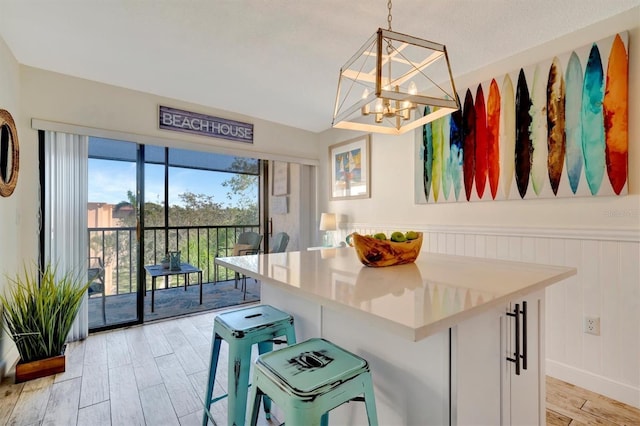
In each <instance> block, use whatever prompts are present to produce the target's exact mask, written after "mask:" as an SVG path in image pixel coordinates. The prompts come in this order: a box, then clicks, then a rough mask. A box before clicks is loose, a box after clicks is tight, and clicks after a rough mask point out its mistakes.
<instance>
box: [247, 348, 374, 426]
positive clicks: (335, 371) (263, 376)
mask: <svg viewBox="0 0 640 426" xmlns="http://www.w3.org/2000/svg"><path fill="white" fill-rule="evenodd" d="M266 397H268V398H270V399H271V400H272V401H273V402H274V403H275V404H276V405H277V406H278V407H280V408H281V409H282V410H283V411H284V416H285V418H284V420H285V422H286V424H287V425H292V426H315V425H322V426H326V425H327V424H328V421H329V411H331V410H333V409H334V408H336V407H338V406H339V405H342V404H344V403H345V402H348V401H352V400H358V401H362V400H364V403H365V407H366V410H367V417H368V419H369V425H370V426H377V425H378V414H377V412H376V402H375V399H374V395H373V382H372V380H371V372H370V370H369V364H368V363H367V361H365V360H364V359H362V358H360V357H359V356H357V355H354V354H352V353H351V352H348V351H346V350H344V349H342V348H340V347H338V346H336V345H334V344H333V343H331V342H329V341H327V340H324V339H318V338H315V339H309V340H307V341H304V342H302V343H298V344H295V345H291V346H287V347H285V348H282V349H278V350H276V351H273V352H270V353H267V354H264V355H260V356H259V357H258V359H257V360H256V363H255V365H254V367H253V387H252V388H251V397H250V398H251V403H252V406H251V425H252V426H255V425H256V422H257V421H258V411H259V409H260V398H266Z"/></svg>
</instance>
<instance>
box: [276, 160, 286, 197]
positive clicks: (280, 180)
mask: <svg viewBox="0 0 640 426" xmlns="http://www.w3.org/2000/svg"><path fill="white" fill-rule="evenodd" d="M272 192H273V195H287V194H288V193H289V163H285V162H282V161H274V162H273V191H272Z"/></svg>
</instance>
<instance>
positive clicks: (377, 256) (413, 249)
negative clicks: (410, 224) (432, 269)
mask: <svg viewBox="0 0 640 426" xmlns="http://www.w3.org/2000/svg"><path fill="white" fill-rule="evenodd" d="M351 241H352V243H353V247H354V248H355V250H356V254H357V255H358V259H360V262H362V264H364V265H365V266H374V267H380V266H393V265H404V264H405V263H412V262H415V260H416V259H417V258H418V255H419V254H420V248H421V247H422V232H414V231H408V232H400V231H396V232H393V233H391V235H390V236H389V238H387V235H386V234H384V233H377V234H374V235H360V234H358V233H357V232H354V233H353V234H351Z"/></svg>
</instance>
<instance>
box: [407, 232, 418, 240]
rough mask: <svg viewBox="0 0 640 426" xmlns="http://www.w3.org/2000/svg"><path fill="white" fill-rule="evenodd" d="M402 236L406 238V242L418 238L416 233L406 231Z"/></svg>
mask: <svg viewBox="0 0 640 426" xmlns="http://www.w3.org/2000/svg"><path fill="white" fill-rule="evenodd" d="M404 236H405V237H406V238H407V240H415V239H416V238H418V233H417V232H416V231H407V233H406V234H404Z"/></svg>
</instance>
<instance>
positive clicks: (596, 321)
mask: <svg viewBox="0 0 640 426" xmlns="http://www.w3.org/2000/svg"><path fill="white" fill-rule="evenodd" d="M584 332H585V333H587V334H593V335H594V336H599V335H600V317H584Z"/></svg>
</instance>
